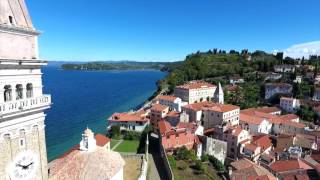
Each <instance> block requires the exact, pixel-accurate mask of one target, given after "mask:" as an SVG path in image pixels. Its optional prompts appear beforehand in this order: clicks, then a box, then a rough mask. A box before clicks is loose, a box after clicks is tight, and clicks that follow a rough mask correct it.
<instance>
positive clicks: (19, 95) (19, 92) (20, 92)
mask: <svg viewBox="0 0 320 180" xmlns="http://www.w3.org/2000/svg"><path fill="white" fill-rule="evenodd" d="M22 98H23V86H22V85H21V84H17V85H16V99H17V100H19V99H22Z"/></svg>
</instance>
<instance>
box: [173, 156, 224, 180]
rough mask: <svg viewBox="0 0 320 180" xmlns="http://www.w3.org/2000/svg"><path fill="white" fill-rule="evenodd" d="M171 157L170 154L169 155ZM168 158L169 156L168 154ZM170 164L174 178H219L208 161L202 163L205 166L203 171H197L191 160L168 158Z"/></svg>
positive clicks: (189, 179) (211, 179)
mask: <svg viewBox="0 0 320 180" xmlns="http://www.w3.org/2000/svg"><path fill="white" fill-rule="evenodd" d="M171 157H172V156H171ZM168 159H170V158H169V156H168ZM169 163H170V166H171V168H172V171H173V174H174V179H175V180H194V179H203V180H221V178H220V177H219V176H218V175H217V172H216V170H215V169H214V168H213V167H212V165H211V164H210V163H203V166H204V168H205V171H204V172H201V173H199V171H197V170H195V169H193V168H192V164H193V163H192V162H189V161H183V160H179V161H176V160H169Z"/></svg>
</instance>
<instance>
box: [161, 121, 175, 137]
mask: <svg viewBox="0 0 320 180" xmlns="http://www.w3.org/2000/svg"><path fill="white" fill-rule="evenodd" d="M158 127H159V130H160V134H165V133H167V132H169V131H170V130H171V128H172V127H171V125H170V123H169V122H167V121H165V120H162V121H159V122H158Z"/></svg>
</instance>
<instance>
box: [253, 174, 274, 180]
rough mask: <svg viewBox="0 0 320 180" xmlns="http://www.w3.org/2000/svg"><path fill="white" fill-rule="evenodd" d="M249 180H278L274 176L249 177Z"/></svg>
mask: <svg viewBox="0 0 320 180" xmlns="http://www.w3.org/2000/svg"><path fill="white" fill-rule="evenodd" d="M247 180H276V178H275V177H274V176H271V175H262V176H255V175H252V176H249V177H248V179H247Z"/></svg>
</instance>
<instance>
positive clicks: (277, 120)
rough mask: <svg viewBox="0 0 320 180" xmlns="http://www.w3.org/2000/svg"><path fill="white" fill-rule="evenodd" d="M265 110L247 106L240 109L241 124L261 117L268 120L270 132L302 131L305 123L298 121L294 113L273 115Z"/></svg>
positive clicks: (294, 132)
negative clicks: (270, 127)
mask: <svg viewBox="0 0 320 180" xmlns="http://www.w3.org/2000/svg"><path fill="white" fill-rule="evenodd" d="M264 110H265V109H264ZM267 112H269V111H265V112H263V111H261V108H249V109H245V110H241V115H242V116H243V118H242V119H243V121H242V126H243V124H245V123H247V122H246V121H248V122H251V121H254V120H259V119H260V121H261V118H262V119H265V120H267V121H269V122H270V123H271V124H272V129H271V134H280V133H289V134H296V133H304V128H305V125H304V124H303V123H299V117H298V116H296V115H294V114H287V115H275V114H274V113H273V112H272V114H270V113H267ZM245 115H247V116H245ZM250 116H251V117H250ZM252 124H254V123H252ZM249 128H250V127H249ZM253 132H256V131H253Z"/></svg>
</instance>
